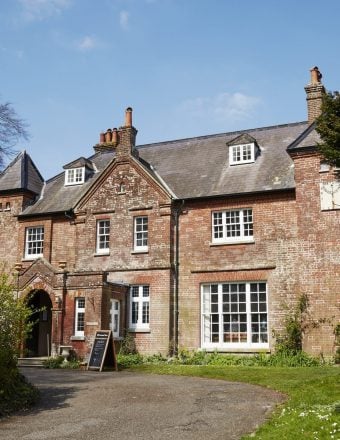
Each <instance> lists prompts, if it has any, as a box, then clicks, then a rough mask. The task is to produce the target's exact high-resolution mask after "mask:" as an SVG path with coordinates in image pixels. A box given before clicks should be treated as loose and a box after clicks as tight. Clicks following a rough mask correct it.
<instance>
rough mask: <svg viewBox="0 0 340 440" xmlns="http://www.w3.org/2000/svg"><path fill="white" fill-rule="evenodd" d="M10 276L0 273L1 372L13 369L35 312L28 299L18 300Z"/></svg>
mask: <svg viewBox="0 0 340 440" xmlns="http://www.w3.org/2000/svg"><path fill="white" fill-rule="evenodd" d="M14 292H15V289H14V286H13V284H12V283H11V282H10V279H9V276H8V275H7V274H6V273H4V272H2V273H0V329H1V330H0V372H1V369H2V368H13V367H15V365H16V358H17V356H18V354H19V348H20V344H21V343H22V341H23V340H24V339H25V338H26V337H27V335H28V334H29V332H30V331H31V328H32V325H33V324H32V322H30V321H29V318H30V316H31V315H32V314H33V312H34V311H33V310H32V309H31V308H30V307H28V305H27V301H26V299H23V298H19V299H17V298H16V295H15V293H14Z"/></svg>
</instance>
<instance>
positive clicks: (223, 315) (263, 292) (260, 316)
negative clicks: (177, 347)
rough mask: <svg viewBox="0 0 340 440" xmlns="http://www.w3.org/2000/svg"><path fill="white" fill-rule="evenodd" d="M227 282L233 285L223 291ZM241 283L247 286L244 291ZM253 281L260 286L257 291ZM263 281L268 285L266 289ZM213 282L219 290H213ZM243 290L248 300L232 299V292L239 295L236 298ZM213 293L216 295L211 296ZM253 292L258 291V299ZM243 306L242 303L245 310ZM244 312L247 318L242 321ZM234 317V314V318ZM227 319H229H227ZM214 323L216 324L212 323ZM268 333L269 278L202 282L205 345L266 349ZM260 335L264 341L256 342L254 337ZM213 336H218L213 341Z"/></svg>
mask: <svg viewBox="0 0 340 440" xmlns="http://www.w3.org/2000/svg"><path fill="white" fill-rule="evenodd" d="M224 285H229V286H230V287H229V292H228V293H225V292H224V291H223V286H224ZM232 285H234V286H235V285H236V286H238V287H236V289H237V292H234V293H233V292H231V286H232ZM241 285H242V286H245V289H244V290H245V291H244V292H241V290H240V289H241V288H240V286H241ZM251 285H255V286H256V285H257V286H258V287H257V289H258V290H257V292H251ZM263 285H265V289H264V288H263ZM212 286H217V292H216V293H214V292H212V290H213V288H212ZM253 288H254V287H253ZM215 289H216V287H215ZM228 294H229V295H230V296H229V301H230V302H228V299H227V300H224V295H225V296H226V297H227V295H228ZM242 294H245V301H233V299H232V295H236V297H235V298H236V299H238V300H239V299H240V298H241V296H240V295H242ZM212 295H215V296H214V297H212ZM252 295H255V299H254V298H253V296H252ZM264 297H265V299H264ZM256 298H257V299H256ZM242 299H243V298H242ZM241 306H242V307H243V309H242V310H241ZM226 307H227V308H226ZM213 316H214V318H213ZM228 316H229V320H228ZM244 316H246V321H242V319H244ZM233 317H235V321H234V320H233ZM224 319H225V320H226V321H225V322H224ZM252 320H253V322H252ZM245 324H246V331H242V326H243V327H244V326H245ZM214 325H215V327H213V326H214ZM233 325H234V326H235V327H236V328H235V330H233V328H232V327H233ZM229 326H230V327H229ZM215 330H217V331H215ZM269 334H270V333H269V328H268V289H267V283H266V282H263V281H251V282H250V281H247V282H225V283H223V282H221V283H204V284H202V285H201V347H202V348H205V349H221V350H225V351H228V350H229V351H232V350H233V349H267V348H269ZM257 337H258V339H259V340H260V339H263V340H262V341H261V342H256V341H254V342H253V338H254V339H256V338H257ZM214 338H217V340H216V341H213V339H214ZM242 338H245V340H244V341H241V339H242ZM224 339H225V340H224ZM230 339H234V341H233V342H232V341H230Z"/></svg>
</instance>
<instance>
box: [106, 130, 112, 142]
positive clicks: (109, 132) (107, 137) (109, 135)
mask: <svg viewBox="0 0 340 440" xmlns="http://www.w3.org/2000/svg"><path fill="white" fill-rule="evenodd" d="M111 140H112V131H111V128H108V129H107V130H106V133H105V142H111Z"/></svg>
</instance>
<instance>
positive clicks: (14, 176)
mask: <svg viewBox="0 0 340 440" xmlns="http://www.w3.org/2000/svg"><path fill="white" fill-rule="evenodd" d="M43 185H44V179H43V178H42V176H41V174H40V173H39V171H38V169H37V167H36V166H35V164H34V162H33V161H32V159H31V158H30V156H29V155H28V154H27V153H26V151H22V152H21V153H19V155H18V156H17V157H16V158H15V159H14V160H13V161H12V162H11V163H10V164H9V165H8V166H7V167H6V168H5V169H4V170H3V171H2V172H1V173H0V191H15V190H26V191H32V192H33V193H35V194H40V192H41V189H42V187H43Z"/></svg>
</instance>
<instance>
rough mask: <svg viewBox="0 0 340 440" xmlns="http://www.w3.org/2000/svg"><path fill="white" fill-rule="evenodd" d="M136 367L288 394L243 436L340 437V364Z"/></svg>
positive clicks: (267, 439) (269, 439)
mask: <svg viewBox="0 0 340 440" xmlns="http://www.w3.org/2000/svg"><path fill="white" fill-rule="evenodd" d="M132 369H133V370H135V371H140V372H145V373H154V374H176V375H182V376H197V377H205V378H211V379H222V380H228V381H236V382H246V383H251V384H255V385H261V386H265V387H268V388H271V389H274V390H277V391H280V392H282V393H284V394H286V395H287V400H286V402H285V403H284V404H282V405H280V406H278V407H277V408H276V410H275V411H274V413H273V415H272V417H271V418H270V420H268V421H267V422H266V423H265V424H264V425H263V426H261V427H260V428H259V429H258V431H257V432H256V433H255V434H251V435H248V436H245V437H243V439H250V438H252V439H257V440H260V439H261V440H295V439H299V440H303V439H306V440H333V439H334V440H339V439H340V368H339V367H334V366H323V367H295V368H289V367H244V366H237V367H235V366H227V367H225V366H223V367H220V366H211V365H207V366H205V365H200V366H194V365H164V364H163V365H147V364H143V365H138V366H132Z"/></svg>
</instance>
